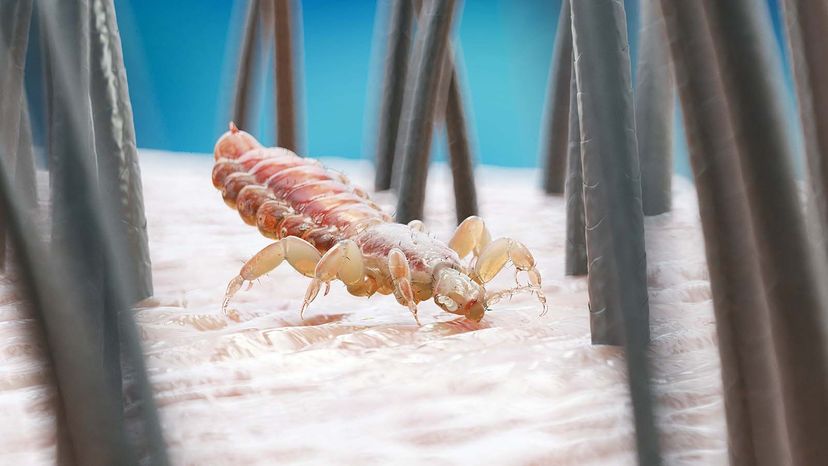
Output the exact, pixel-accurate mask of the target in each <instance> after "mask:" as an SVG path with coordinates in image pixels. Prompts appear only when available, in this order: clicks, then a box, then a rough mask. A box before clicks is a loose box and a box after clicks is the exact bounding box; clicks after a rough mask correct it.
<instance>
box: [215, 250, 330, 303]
mask: <svg viewBox="0 0 828 466" xmlns="http://www.w3.org/2000/svg"><path fill="white" fill-rule="evenodd" d="M320 257H321V255H320V254H319V251H317V250H316V248H315V247H313V245H312V244H310V243H308V242H307V241H305V240H303V239H302V238H298V237H296V236H288V237H286V238H282V239H280V240H278V241H276V242H274V243H271V244H269V245H267V246H265V247H264V249H262V250H261V251H259V252H257V253H256V255H255V256H253V257H252V258H251V259H250V260H249V261H247V262H246V263H245V264H244V265H243V266H242V268H241V271H239V274H238V275H237V276H236V277H235V278H233V279H232V280H230V283H229V284H228V285H227V291H226V292H225V294H224V303H223V304H222V306H221V310H222V311H223V312H224V314H225V315H227V316H228V317H231V316H230V314H228V312H227V306H228V304H230V299H231V298H232V297H233V295H235V294H236V293H237V292H238V291H239V289H241V287H242V285H243V284H244V282H250V285H252V284H253V283H252V282H253V280H255V279H257V278H259V277H261V276H262V275H264V274H266V273H268V272H270V271H271V270H273V269H275V268H276V267H278V266H279V264H281V263H282V261H284V260H285V259H287V261H288V263H289V264H290V265H292V266H293V268H294V269H296V270H297V271H298V272H299V273H301V274H302V275H304V276H306V277H313V276H314V270H315V268H316V263H317V262H319V259H320Z"/></svg>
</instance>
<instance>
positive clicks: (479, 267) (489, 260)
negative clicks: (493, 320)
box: [474, 238, 547, 315]
mask: <svg viewBox="0 0 828 466" xmlns="http://www.w3.org/2000/svg"><path fill="white" fill-rule="evenodd" d="M509 261H512V264H514V265H515V269H517V270H516V272H515V282H517V287H516V288H513V289H512V290H506V291H505V292H503V293H496V294H495V295H504V294H509V293H511V292H518V291H531V292H532V293H534V294H535V295H536V296H537V297H538V301H540V302H541V304H542V305H543V312H542V313H541V315H544V314H546V310H547V308H546V296H544V294H543V291H541V276H540V272H539V271H538V269H537V268H535V258H534V257H532V253H531V252H529V249H527V248H526V246H524V245H523V244H522V243H520V242H519V241H515V240H513V239H511V238H498V239H496V240H494V241H492V242H491V243H489V245H488V246H486V248H485V249H484V250H483V251H482V252H481V253H480V257H479V258H478V260H477V263H476V264H475V265H474V278H475V280H476V281H478V282H479V283H480V284H485V283H488V282H489V281H491V279H492V278H494V277H495V275H497V274H498V273H499V272H500V271H501V270H503V267H504V266H505V265H506V263H507V262H509ZM519 272H526V275H527V276H528V278H529V284H528V285H522V284H521V283H520V281H519V280H518V273H519Z"/></svg>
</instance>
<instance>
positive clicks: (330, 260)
mask: <svg viewBox="0 0 828 466" xmlns="http://www.w3.org/2000/svg"><path fill="white" fill-rule="evenodd" d="M335 278H339V279H340V280H342V282H343V283H345V284H346V285H349V286H350V285H353V286H355V285H358V284H361V283H363V282H364V280H365V265H364V261H363V260H362V251H360V250H359V246H357V244H356V243H355V242H354V241H353V240H350V239H346V240H342V241H340V242H338V243H336V244H335V245H334V247H332V248H331V249H329V250H328V252H326V253H325V255H324V256H322V258H321V259H319V262H317V264H316V268H315V269H314V274H313V281H312V282H311V284H310V285H309V286H308V290H307V292H306V293H305V300H304V302H303V303H302V309H301V310H300V312H299V315H300V316H303V315H304V313H305V309H307V308H308V306H309V305H310V303H311V302H312V301H313V300H314V299H316V296H317V295H318V294H319V288H320V287H321V285H322V284H324V285H325V287H326V288H325V290H326V291H325V294H327V293H328V292H327V290H328V289H330V283H331V281H333V280H334V279H335Z"/></svg>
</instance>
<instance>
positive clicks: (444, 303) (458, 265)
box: [212, 123, 546, 325]
mask: <svg viewBox="0 0 828 466" xmlns="http://www.w3.org/2000/svg"><path fill="white" fill-rule="evenodd" d="M214 156H215V165H214V167H213V173H212V178H213V186H215V187H216V188H218V189H219V190H221V194H222V197H223V198H224V201H225V203H227V205H228V206H230V207H232V208H234V209H236V210H238V212H239V215H240V216H241V218H242V220H244V222H245V223H247V224H248V225H252V226H256V227H258V229H259V232H261V233H262V234H263V235H264V236H266V237H268V238H271V239H273V240H275V241H274V242H273V243H271V244H270V245H268V246H266V247H265V248H263V249H262V250H261V251H259V252H258V253H256V255H254V256H253V257H252V258H251V259H250V260H249V261H247V262H246V263H245V264H244V265H243V266H242V268H241V271H239V274H238V275H237V276H236V277H234V278H233V279H232V280H231V281H230V283H229V284H228V286H227V292H226V293H225V297H224V303H223V305H222V310H223V311H224V313H225V314H226V315H228V316H230V317H233V315H232V314H231V313H230V312H228V304H229V302H230V299H231V298H232V297H233V296H234V295H235V294H236V293H237V292H238V291H239V289H241V287H242V285H243V284H244V283H245V282H248V283H249V286H252V284H253V283H252V282H253V280H256V279H257V278H259V277H261V276H262V275H264V274H266V273H268V272H270V271H271V270H273V269H275V268H276V267H277V266H279V265H280V264H281V263H282V262H283V261H287V262H288V263H289V264H290V265H291V266H293V268H294V269H296V270H297V271H298V272H299V273H301V274H303V275H305V276H306V277H308V278H310V279H311V282H310V285H309V286H308V289H307V291H306V293H305V297H304V301H303V302H302V307H301V310H300V316H303V315H304V312H305V310H306V309H307V308H308V306H309V305H310V303H311V302H312V301H313V300H314V299H315V298H316V297H317V295H318V294H319V291H320V289H321V288H322V287H323V286H324V288H325V294H327V293H328V290H329V289H330V283H331V282H332V281H333V280H336V279H338V280H341V281H342V282H343V283H344V284H345V286H346V287H347V290H348V292H349V293H350V294H352V295H354V296H365V297H369V296H371V295H373V294H374V293H379V294H383V295H388V294H392V293H393V295H394V297H395V298H396V299H397V302H399V303H400V304H401V305H403V306H406V307H407V308H408V309H409V311H410V312H411V314H412V315H413V316H414V320H415V321H416V322H417V324H418V325H419V324H420V321H419V318H418V317H417V304H418V303H420V302H422V301H425V300H427V299H430V298H433V299H434V302H435V303H436V304H437V306H439V307H440V308H441V309H442V310H444V311H446V312H449V313H451V314H456V315H461V316H465V317H466V318H468V319H470V320H472V321H475V322H478V321H480V320H481V319H482V318H483V316H484V315H485V313H486V311H487V310H488V308H489V307H490V306H491V305H492V304H494V303H495V302H497V301H498V300H500V299H502V298H503V297H505V296H511V295H512V294H514V293H518V292H530V293H533V294H534V295H535V296H536V297H537V298H538V300H539V301H540V303H541V305H542V306H543V312H544V313H545V312H546V298H545V296H544V294H543V292H542V291H541V275H540V272H539V271H538V269H537V268H536V267H535V260H534V258H533V257H532V254H531V253H530V252H529V249H527V248H526V246H524V245H523V244H522V243H520V242H519V241H516V240H514V239H511V238H498V239H495V240H492V238H491V235H490V234H489V231H488V229H487V228H486V225H485V223H484V222H483V220H482V219H481V218H480V217H476V216H473V217H469V218H467V219H465V220H464V221H463V222H462V223H461V224H460V225H459V226H458V227H457V229H456V230H455V232H454V234H453V236H452V238H451V240H449V242H448V243H444V242H442V241H440V240H438V239H436V238H434V237H432V236H430V235H429V234H427V233H426V231H425V226H424V224H423V222H422V221H419V220H414V221H412V222H411V223H409V224H408V225H402V224H398V223H394V222H393V219H392V218H391V216H390V215H388V214H387V213H386V212H384V211H383V210H382V209H381V208H380V207H379V206H378V205H377V204H375V203H374V202H373V201H371V199H370V197H369V196H368V194H367V193H366V192H365V191H364V190H362V189H361V188H359V187H357V186H355V185H353V184H352V183H350V181H349V180H348V179H347V178H346V177H345V176H344V175H342V174H340V173H337V172H334V171H330V170H327V169H326V168H325V167H323V166H322V165H321V164H320V163H319V162H318V161H316V160H314V159H310V158H303V157H299V156H298V155H296V154H294V153H293V152H291V151H289V150H287V149H282V148H265V147H263V146H262V145H261V144H260V143H259V142H258V141H257V140H256V139H255V138H254V137H253V136H251V135H250V134H248V133H246V132H244V131H241V130H239V129H238V128H237V127H236V126H235V125H234V124H233V123H230V130H229V131H227V132H226V133H224V134H223V135H222V136H221V137H220V138H219V140H218V142H217V143H216V146H215V150H214ZM469 255H470V256H471V259H470V261H469V262H467V263H464V262H463V260H464V259H465V258H466V257H467V256H469ZM508 262H511V263H512V264H513V265H514V266H515V269H516V270H515V281H516V282H517V285H516V286H515V287H514V288H510V289H506V290H502V291H498V292H489V293H487V291H486V288H485V285H486V283H488V282H489V281H490V280H492V278H494V277H495V275H497V274H498V273H499V272H500V271H501V270H502V269H503V268H504V266H505V265H506V264H507V263H508ZM520 273H524V274H525V275H526V277H527V279H528V281H527V283H526V284H521V283H520V280H519V278H520V277H519V274H520Z"/></svg>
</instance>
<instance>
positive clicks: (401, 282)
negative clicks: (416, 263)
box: [388, 248, 420, 325]
mask: <svg viewBox="0 0 828 466" xmlns="http://www.w3.org/2000/svg"><path fill="white" fill-rule="evenodd" d="M388 270H389V272H390V273H391V280H392V281H393V282H394V287H395V288H396V291H397V292H398V293H399V296H400V297H401V298H402V301H403V302H404V303H403V304H405V305H406V306H408V310H409V311H411V315H413V316H414V320H415V321H416V322H417V325H420V319H419V318H418V317H417V303H416V302H414V290H413V288H411V269H410V268H409V266H408V259H407V258H406V257H405V254H403V252H402V251H400V250H399V249H397V248H394V249H392V250H391V252H389V253H388Z"/></svg>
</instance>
